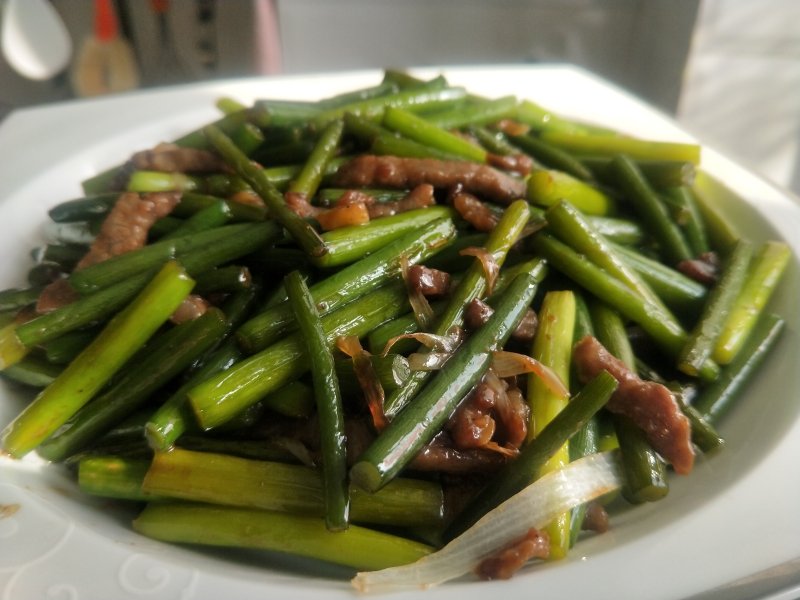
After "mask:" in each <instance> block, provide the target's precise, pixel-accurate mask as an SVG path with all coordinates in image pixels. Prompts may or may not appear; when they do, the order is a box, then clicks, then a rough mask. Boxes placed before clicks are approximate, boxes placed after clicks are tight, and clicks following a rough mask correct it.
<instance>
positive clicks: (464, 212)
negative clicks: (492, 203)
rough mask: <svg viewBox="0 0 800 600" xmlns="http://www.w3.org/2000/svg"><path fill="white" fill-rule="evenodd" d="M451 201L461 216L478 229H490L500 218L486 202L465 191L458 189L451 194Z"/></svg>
mask: <svg viewBox="0 0 800 600" xmlns="http://www.w3.org/2000/svg"><path fill="white" fill-rule="evenodd" d="M452 203H453V208H455V209H456V212H458V214H459V215H461V218H462V219H464V220H465V221H466V222H467V223H469V224H470V225H472V226H473V227H474V228H475V229H477V230H478V231H491V230H492V229H494V226H495V225H497V222H498V221H499V220H500V217H499V216H498V215H496V214H495V213H493V212H492V211H491V210H490V209H489V207H488V206H486V204H484V203H483V202H481V201H480V200H478V199H477V198H476V197H475V196H473V195H472V194H468V193H467V192H463V191H458V192H456V193H455V194H453V198H452Z"/></svg>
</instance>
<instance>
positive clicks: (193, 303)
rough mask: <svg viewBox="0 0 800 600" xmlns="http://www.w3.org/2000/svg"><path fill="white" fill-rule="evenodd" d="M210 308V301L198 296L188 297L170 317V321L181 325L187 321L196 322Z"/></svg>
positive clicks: (191, 295)
mask: <svg viewBox="0 0 800 600" xmlns="http://www.w3.org/2000/svg"><path fill="white" fill-rule="evenodd" d="M209 306H210V304H209V302H208V300H206V299H205V298H203V297H202V296H198V295H197V294H190V295H189V296H187V297H186V298H185V299H184V301H183V302H181V305H180V306H179V307H178V308H177V309H176V310H175V312H174V313H172V315H171V316H170V318H169V320H170V321H172V322H173V323H175V324H176V325H180V324H181V323H185V322H187V321H194V320H195V319H196V318H197V317H201V316H203V315H204V314H205V312H206V311H207V310H208V307H209Z"/></svg>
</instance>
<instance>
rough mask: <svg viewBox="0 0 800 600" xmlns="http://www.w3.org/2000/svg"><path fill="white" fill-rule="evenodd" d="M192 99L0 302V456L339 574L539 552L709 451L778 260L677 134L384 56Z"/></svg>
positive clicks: (564, 548) (772, 337)
mask: <svg viewBox="0 0 800 600" xmlns="http://www.w3.org/2000/svg"><path fill="white" fill-rule="evenodd" d="M219 106H220V108H221V110H222V111H223V115H222V116H221V117H220V118H219V119H218V120H217V121H216V122H214V123H212V124H209V125H206V126H204V127H202V128H201V129H198V130H196V131H193V132H190V133H188V134H187V135H185V136H183V137H181V138H179V139H177V140H173V141H170V142H164V141H162V140H154V141H153V147H152V148H149V149H142V148H131V155H130V159H129V160H128V161H127V162H125V163H124V164H122V165H119V166H117V167H114V168H112V169H109V170H108V171H106V172H103V173H100V174H98V175H97V176H95V177H93V178H91V179H89V180H87V181H85V182H84V190H85V194H86V195H85V197H83V198H79V199H75V200H68V201H63V202H60V203H59V204H57V205H56V206H54V207H53V208H52V209H51V210H50V212H49V216H50V223H49V225H48V228H47V229H48V235H49V238H50V239H49V241H48V243H47V244H46V245H44V246H42V247H40V248H37V249H36V250H35V251H34V253H33V256H34V258H35V263H36V264H35V265H34V266H33V267H32V268H31V269H30V272H29V281H28V285H27V286H26V287H18V288H14V289H9V290H5V291H3V292H0V310H2V314H3V317H4V319H5V321H4V325H3V328H2V329H0V366H1V367H2V371H1V372H2V375H3V376H4V378H6V379H7V380H9V381H12V382H16V383H17V384H19V385H20V386H23V387H24V388H25V389H26V390H31V393H30V401H29V402H28V403H27V405H26V406H24V407H23V409H22V410H21V412H20V413H19V414H18V415H17V416H16V418H14V419H13V420H12V421H11V422H10V423H7V424H3V425H4V429H3V433H2V451H3V453H4V454H6V455H7V460H18V459H22V458H24V457H25V456H26V455H28V454H31V453H36V454H38V455H39V456H40V457H42V458H44V459H46V460H48V461H52V462H54V463H61V464H63V465H65V466H67V467H69V468H74V469H75V471H76V473H77V480H78V485H79V486H80V488H81V489H82V490H83V491H84V492H86V493H87V494H93V495H98V496H105V497H109V498H116V499H118V500H119V501H121V502H131V503H140V504H142V505H144V506H143V507H142V510H141V512H140V513H139V515H138V516H137V517H136V518H135V520H134V521H133V527H134V529H135V530H136V531H138V532H140V533H142V534H144V535H147V536H151V537H154V538H157V539H161V540H165V541H171V542H176V543H197V544H207V545H217V546H240V547H248V548H259V549H268V550H277V551H281V552H288V553H294V554H297V555H301V556H306V557H311V558H315V559H321V560H324V561H330V562H335V563H338V564H342V565H345V566H348V567H351V568H353V569H356V570H358V571H360V572H359V573H358V575H357V576H356V577H355V578H354V579H353V584H354V586H355V587H356V588H358V589H359V590H364V591H369V590H382V589H392V588H400V587H409V586H411V587H414V586H423V587H427V586H431V585H435V584H438V583H441V582H444V581H447V580H448V579H451V578H454V577H459V576H462V575H465V574H467V573H474V574H476V575H477V576H478V577H481V578H488V579H493V578H507V577H510V576H512V575H513V573H514V572H515V571H517V570H518V569H519V568H521V567H523V566H524V565H525V564H527V563H528V562H530V561H531V560H557V559H559V558H563V557H564V556H565V555H567V553H568V552H569V551H570V548H571V547H572V546H573V545H574V544H575V543H577V542H579V540H580V538H581V537H582V536H586V535H598V532H600V531H603V530H605V529H606V528H607V527H608V526H609V525H608V523H609V513H610V526H611V527H613V521H614V519H613V512H614V507H615V505H617V504H620V503H623V502H629V503H641V502H652V501H657V500H659V499H661V498H663V497H664V496H665V495H666V494H667V493H668V490H669V482H670V478H671V477H672V476H673V475H671V474H670V471H672V472H674V473H675V475H674V476H677V477H681V476H689V477H691V476H692V471H693V466H694V464H695V462H696V461H697V460H698V459H699V456H700V455H702V454H708V453H711V452H714V451H716V450H718V448H719V447H720V446H721V445H722V444H723V440H722V438H721V437H720V435H719V433H718V432H717V431H716V429H715V424H716V423H717V422H718V421H719V419H720V418H721V417H722V416H723V415H724V414H725V413H726V412H727V411H728V410H729V409H730V407H731V406H732V404H733V402H734V401H735V400H736V399H737V397H738V396H740V395H741V394H740V392H741V390H742V389H743V387H744V384H745V383H746V382H747V381H748V380H749V379H750V377H751V376H752V374H753V373H755V372H756V371H757V369H758V366H759V365H760V364H761V363H762V361H763V360H764V358H765V357H766V356H767V355H768V354H769V352H770V350H771V349H772V348H773V347H774V345H775V344H776V342H777V340H778V339H779V335H780V332H781V330H782V328H783V319H782V318H781V317H780V316H778V315H775V314H773V313H772V312H770V309H769V301H770V298H771V296H772V295H773V293H774V291H775V290H776V289H777V288H778V286H779V284H780V280H781V276H782V274H783V272H784V270H785V268H786V265H787V264H788V260H789V258H790V251H789V249H788V246H787V245H786V244H785V243H783V242H781V241H779V240H770V241H766V242H756V241H754V240H749V239H747V238H746V237H744V236H742V235H739V234H738V233H737V232H735V231H733V230H732V229H731V228H730V227H729V226H728V225H727V223H726V221H725V219H724V217H722V216H721V215H720V213H719V211H718V208H717V207H715V206H714V204H713V203H712V202H709V201H708V199H707V198H704V197H702V196H701V195H698V194H697V193H696V192H695V190H694V189H693V176H694V174H695V172H696V169H698V168H701V167H700V147H699V146H698V145H696V144H692V143H676V142H671V141H653V140H641V139H637V138H634V137H631V136H625V135H622V134H619V133H616V132H614V131H611V130H608V129H604V128H600V127H597V126H595V125H591V124H587V123H579V122H574V121H570V120H567V119H565V118H563V117H560V116H558V115H557V114H556V113H554V112H551V111H549V110H546V109H543V108H542V107H540V106H538V105H536V104H534V103H533V102H531V101H530V100H519V99H517V98H515V97H510V96H509V97H503V98H498V99H485V98H482V97H479V96H475V95H472V94H470V93H468V92H467V90H465V89H463V88H460V87H456V86H452V85H450V84H449V83H448V81H447V80H446V79H445V78H444V77H436V78H434V79H432V80H428V81H424V80H419V79H416V78H414V77H411V76H409V75H407V74H405V73H400V72H395V71H387V72H386V73H385V77H384V80H383V81H381V82H379V83H378V84H377V85H375V86H374V87H371V88H366V89H362V90H356V91H354V92H351V93H347V94H342V95H338V96H334V97H330V98H326V99H323V100H320V101H317V102H305V101H290V100H259V101H256V102H255V103H254V104H253V105H252V106H244V105H241V104H239V103H238V102H236V101H233V100H230V99H225V100H222V101H220V103H219ZM4 460H6V459H4ZM53 468H57V467H53ZM698 485H702V482H699V483H698Z"/></svg>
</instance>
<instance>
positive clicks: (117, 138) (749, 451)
mask: <svg viewBox="0 0 800 600" xmlns="http://www.w3.org/2000/svg"><path fill="white" fill-rule="evenodd" d="M446 74H447V76H448V77H449V79H450V80H451V81H452V82H453V83H454V84H464V85H466V86H468V88H469V90H470V91H472V92H475V93H479V94H484V95H487V96H501V95H504V94H516V95H518V96H519V97H522V98H530V99H532V100H534V101H536V102H539V103H541V104H542V105H544V106H548V107H552V108H553V109H555V110H557V111H558V112H561V113H563V114H565V115H568V116H573V117H580V118H584V119H588V120H592V121H596V122H598V123H603V124H607V125H610V126H613V127H616V128H618V129H621V130H624V131H626V132H629V133H632V134H635V135H639V136H642V137H647V138H657V139H665V140H666V139H670V140H678V141H680V140H691V137H690V136H689V135H688V134H687V133H686V132H684V131H682V130H681V129H680V128H679V127H678V126H676V125H675V123H674V122H672V121H671V120H670V119H668V118H667V117H665V116H664V115H663V114H661V113H659V112H657V111H655V110H653V109H651V108H649V107H647V106H646V105H644V104H643V103H641V102H640V101H638V100H636V99H635V98H633V97H631V96H629V95H627V94H625V93H623V92H622V91H620V90H618V89H616V88H614V87H613V86H610V85H609V84H607V83H605V82H603V81H601V80H599V79H597V78H595V77H593V76H591V75H589V74H587V73H585V72H583V71H579V70H576V69H574V68H571V67H559V66H552V67H551V66H543V67H510V68H505V67H504V68H469V69H463V68H462V69H447V70H446ZM379 77H380V74H379V73H377V72H366V73H365V72H358V73H345V74H338V75H322V76H314V77H281V78H274V79H257V80H239V81H230V82H216V83H210V84H202V85H194V86H188V87H182V88H175V89H166V90H160V91H153V92H142V93H136V94H131V95H127V96H121V97H115V98H109V99H102V100H95V101H84V102H74V103H66V104H62V105H56V106H51V107H46V108H41V109H32V110H27V111H21V112H18V113H15V114H12V115H11V117H10V118H9V119H8V120H7V121H6V122H5V123H3V124H2V126H0V152H2V157H3V158H2V161H0V199H2V203H1V204H0V231H2V236H0V255H2V256H3V258H4V260H3V266H2V273H1V274H0V288H6V287H9V286H11V285H15V284H19V283H21V282H22V281H23V280H24V274H25V272H26V270H27V268H28V266H29V258H28V255H27V252H28V250H29V249H30V248H31V247H32V246H33V245H34V244H35V242H36V241H37V240H38V239H39V238H40V237H41V227H42V224H43V223H44V222H45V219H46V209H47V208H49V207H50V206H52V205H54V204H56V203H57V202H59V201H62V200H64V199H67V198H70V197H74V196H78V195H79V194H80V187H79V182H80V181H81V180H82V179H84V178H86V177H88V176H90V175H92V174H94V173H96V172H97V171H99V170H102V169H104V168H106V167H108V166H111V165H113V164H116V163H118V162H120V161H122V160H123V159H125V158H126V157H127V156H129V155H130V153H131V152H132V151H133V150H137V149H143V148H146V147H149V146H152V145H153V144H155V143H156V142H159V141H162V140H168V139H170V138H173V137H176V136H177V135H178V134H180V133H182V132H184V131H186V130H188V129H191V128H194V127H195V126H198V125H200V124H203V123H204V122H207V121H209V120H211V119H212V118H214V117H215V115H216V111H215V109H214V107H213V102H214V100H215V99H216V98H217V97H219V96H222V95H228V96H232V97H236V98H240V99H241V100H243V101H250V100H252V99H254V98H256V97H285V98H308V99H313V98H319V97H324V96H326V95H329V94H332V93H336V92H338V91H345V90H349V89H354V88H357V87H361V86H366V85H371V84H373V83H375V82H377V81H378V80H379ZM702 166H703V169H704V170H706V171H707V172H708V173H710V174H712V175H713V176H714V177H716V178H718V179H719V180H724V181H726V182H727V184H728V185H729V186H730V187H731V188H732V189H735V190H736V191H737V193H738V194H739V195H740V196H741V197H742V198H744V201H740V200H738V199H737V198H736V197H734V196H733V195H731V194H728V193H725V192H724V190H723V191H721V196H722V197H721V202H723V203H724V208H725V210H726V212H727V213H728V214H729V216H730V218H731V219H732V220H733V221H734V222H736V223H737V225H739V226H740V228H741V230H742V231H743V232H745V233H746V235H747V236H748V237H750V238H751V239H753V240H756V241H760V240H765V239H768V238H783V239H785V240H788V241H789V243H790V244H791V246H792V249H793V251H794V254H795V257H796V256H798V255H800V243H798V241H797V231H800V209H799V208H798V206H797V205H796V204H795V203H794V202H793V201H792V199H791V197H790V196H789V195H788V194H787V193H786V192H783V191H781V190H779V189H777V188H776V187H774V186H772V185H770V184H768V183H766V182H765V181H764V180H762V179H760V178H758V177H757V176H755V175H753V174H750V173H748V172H747V171H746V170H744V169H743V168H741V167H740V166H738V165H736V164H734V163H732V162H730V161H728V160H726V159H725V158H723V157H721V156H720V155H719V154H717V153H716V152H714V151H712V150H709V149H704V154H703V165H702ZM718 191H719V190H718ZM799 286H800V268H799V267H798V264H797V260H796V258H795V259H793V260H792V263H791V265H790V267H789V272H788V274H787V277H786V279H785V281H784V282H783V284H782V288H781V290H780V293H779V294H778V298H776V301H775V302H774V303H773V309H774V310H776V311H778V312H780V313H781V314H782V315H783V316H784V317H785V318H786V319H787V324H788V327H787V331H786V332H785V334H784V337H783V340H782V341H781V344H780V347H779V348H778V350H777V351H776V352H775V353H774V355H773V356H772V357H771V358H770V360H769V363H768V365H767V366H766V367H765V368H764V369H763V372H762V373H760V375H759V377H758V379H757V381H756V382H755V384H754V385H752V386H751V387H750V388H749V389H748V390H747V393H746V396H745V397H744V398H743V399H742V401H741V403H740V404H739V405H738V406H737V407H736V409H735V410H734V411H733V413H732V414H731V415H730V416H729V418H727V419H726V420H725V421H724V422H723V423H722V424H721V426H720V429H721V431H722V434H723V435H724V437H725V438H726V439H727V441H728V445H727V447H726V448H725V450H724V451H723V452H722V453H720V454H718V455H716V456H713V457H711V458H708V459H701V460H700V461H699V464H697V466H696V468H695V472H694V473H693V474H692V475H691V476H690V477H686V478H677V477H674V478H673V479H672V485H671V489H670V493H669V496H668V497H667V498H666V499H665V500H663V501H661V502H658V503H655V504H651V505H643V506H637V507H632V508H631V509H629V510H626V511H624V512H623V513H622V514H618V515H615V516H614V518H613V521H612V527H613V528H612V530H611V531H610V532H609V533H607V534H605V535H603V536H598V537H596V538H594V539H590V540H587V541H585V542H582V543H581V544H580V545H579V546H578V547H577V549H576V550H575V551H574V552H573V554H572V555H571V557H570V558H569V559H567V560H565V561H561V562H558V563H549V564H545V565H539V566H536V567H534V568H530V569H526V570H525V571H524V572H523V573H520V574H519V575H518V576H517V577H515V578H514V579H513V580H511V581H510V582H500V583H474V582H456V583H452V584H449V585H445V586H442V587H440V588H438V589H435V590H432V591H429V592H427V594H426V595H427V597H429V598H431V599H432V600H433V599H435V600H443V599H451V598H452V599H456V598H457V599H459V600H467V599H470V598H478V597H479V595H480V597H483V594H489V595H492V594H502V596H503V597H505V598H509V599H510V598H529V597H534V596H535V597H539V598H548V599H557V598H593V599H602V598H613V599H616V600H619V599H624V598H632V599H633V598H636V599H641V598H649V599H654V600H657V599H661V598H663V599H667V598H686V597H690V596H693V595H697V594H703V595H702V597H703V598H716V597H719V598H737V597H742V598H744V597H753V596H755V595H756V594H762V595H763V594H766V593H768V592H769V593H775V592H776V590H777V586H779V585H780V586H787V585H788V586H791V585H796V584H797V583H798V581H800V579H798V577H797V564H796V563H789V564H788V566H784V567H782V568H779V569H777V570H775V569H772V568H773V567H776V566H777V565H781V564H783V563H786V562H787V561H792V560H793V559H796V558H798V557H800V511H798V510H797V499H798V498H800V477H798V476H797V472H798V469H797V457H798V456H800V422H798V404H799V402H798V401H800V369H798V368H797V365H796V362H797V356H798V355H800V341H799V340H798V334H797V332H798V325H800V323H799V321H800V314H799V313H798V308H797V304H796V300H797V297H798V287H799ZM0 393H2V403H0V424H4V423H6V422H8V421H9V420H10V419H11V418H12V416H13V414H15V412H16V410H17V409H18V406H19V405H18V401H17V400H15V397H14V395H13V393H12V391H11V390H10V389H9V388H3V389H2V390H0ZM0 473H1V474H2V478H0V505H11V504H18V505H19V510H18V511H17V512H16V513H15V514H13V515H10V516H7V517H5V518H2V519H0V598H2V599H3V600H10V599H33V598H48V599H51V598H53V599H55V598H70V599H72V598H75V599H78V598H80V599H86V598H97V599H109V598H114V599H116V600H124V599H128V598H147V599H150V600H167V599H198V600H200V599H203V600H205V599H208V600H212V599H213V600H216V599H219V598H227V599H230V600H234V599H242V598H250V597H262V598H263V597H272V598H287V599H288V598H304V599H311V598H314V599H315V600H316V599H320V600H322V599H329V598H350V597H352V595H353V592H351V590H350V588H349V586H348V583H347V581H346V579H342V578H341V574H342V572H341V571H340V570H338V569H320V568H319V567H315V568H314V569H313V570H308V569H307V567H308V565H307V564H305V565H304V563H303V562H302V561H297V560H294V559H291V558H286V557H282V556H278V555H263V554H252V553H236V552H204V551H196V550H192V549H185V548H178V547H173V546H168V545H164V544H160V543H157V542H154V541H151V540H147V539H144V538H142V537H139V536H137V535H135V534H133V533H132V532H131V531H130V529H129V528H128V526H127V521H128V518H129V516H130V515H127V514H124V512H120V511H119V510H118V509H116V508H113V507H112V506H111V505H110V504H109V503H107V502H104V501H91V500H88V499H86V498H85V497H83V496H81V495H80V494H79V493H78V492H77V490H76V489H75V486H74V484H73V483H72V482H71V480H70V479H69V478H68V477H66V476H64V475H62V473H61V472H60V471H59V470H58V469H54V468H48V467H46V466H43V465H41V464H40V463H39V462H38V461H37V460H36V459H35V458H33V457H29V458H26V459H25V460H23V461H20V462H13V461H10V460H8V459H0ZM769 569H772V570H769ZM763 570H768V571H766V572H765V573H761V572H762V571H763ZM310 573H313V575H312V574H310ZM752 574H757V575H756V576H755V577H753V578H751V579H750V580H748V581H747V582H745V583H743V584H742V585H741V586H737V587H734V588H728V589H726V590H722V591H720V590H716V591H711V592H710V590H715V589H716V588H718V586H721V585H725V584H728V583H729V582H732V581H735V580H738V579H740V578H743V577H746V576H751V575H752ZM335 575H338V576H339V578H338V579H336V578H335V577H333V576H335ZM789 593H791V594H795V593H796V590H795V592H786V593H785V594H789ZM785 594H781V595H779V596H775V597H776V598H777V597H787V598H788V597H789V596H788V595H785ZM391 597H392V598H401V597H406V596H404V595H402V594H401V595H393V596H391ZM407 597H418V594H409V595H408V596H407ZM791 597H796V596H795V595H792V596H791Z"/></svg>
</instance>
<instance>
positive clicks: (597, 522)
mask: <svg viewBox="0 0 800 600" xmlns="http://www.w3.org/2000/svg"><path fill="white" fill-rule="evenodd" d="M608 526H609V521H608V513H607V512H606V509H605V507H604V506H603V505H602V504H600V503H599V502H590V503H589V504H588V505H587V507H586V514H585V515H584V517H583V523H582V524H581V529H585V530H586V531H594V532H595V533H605V532H606V531H608Z"/></svg>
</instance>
